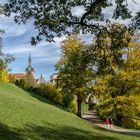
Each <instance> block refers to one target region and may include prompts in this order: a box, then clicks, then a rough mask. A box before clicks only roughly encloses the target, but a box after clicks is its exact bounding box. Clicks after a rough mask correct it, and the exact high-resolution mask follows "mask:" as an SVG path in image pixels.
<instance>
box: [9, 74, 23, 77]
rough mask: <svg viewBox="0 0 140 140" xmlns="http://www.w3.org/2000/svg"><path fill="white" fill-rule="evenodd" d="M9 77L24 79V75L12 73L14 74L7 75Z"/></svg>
mask: <svg viewBox="0 0 140 140" xmlns="http://www.w3.org/2000/svg"><path fill="white" fill-rule="evenodd" d="M9 77H12V78H25V74H24V73H14V74H9Z"/></svg>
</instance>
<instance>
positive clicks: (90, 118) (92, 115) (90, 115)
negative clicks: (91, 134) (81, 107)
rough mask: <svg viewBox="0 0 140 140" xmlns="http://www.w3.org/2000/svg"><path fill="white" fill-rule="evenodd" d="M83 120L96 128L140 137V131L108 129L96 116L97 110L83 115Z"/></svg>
mask: <svg viewBox="0 0 140 140" xmlns="http://www.w3.org/2000/svg"><path fill="white" fill-rule="evenodd" d="M82 118H83V119H85V120H87V121H89V122H91V123H93V124H94V125H96V126H99V127H101V128H103V129H106V130H109V131H113V132H118V133H123V134H128V135H134V136H139V137H140V131H133V130H128V129H121V128H117V127H116V126H113V129H107V128H106V125H105V123H104V122H103V121H102V120H100V119H99V118H98V116H97V115H96V110H91V111H89V112H87V113H84V114H83V115H82Z"/></svg>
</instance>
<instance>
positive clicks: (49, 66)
mask: <svg viewBox="0 0 140 140" xmlns="http://www.w3.org/2000/svg"><path fill="white" fill-rule="evenodd" d="M129 1H131V0H129ZM136 1H137V2H138V4H137V5H134V4H132V3H131V4H130V5H131V8H132V10H139V6H140V0H136ZM4 2H6V0H0V3H4ZM112 9H113V8H110V9H106V10H105V13H106V15H107V16H108V17H109V16H111V13H112V12H111V11H112ZM72 11H73V13H74V14H77V15H80V14H81V13H82V12H83V8H82V7H80V6H79V7H76V8H73V9H72ZM119 22H121V20H120V21H119ZM123 22H124V21H123ZM125 22H129V21H125ZM0 29H4V30H5V33H4V34H3V35H2V37H3V51H4V52H5V53H10V54H12V55H13V56H14V57H15V58H16V59H15V61H14V62H12V63H11V64H10V68H11V69H12V71H11V73H23V72H25V68H26V67H27V65H28V56H29V54H30V53H31V55H32V66H33V67H34V69H35V76H36V78H38V77H39V76H40V74H43V76H44V78H45V79H47V80H48V81H49V79H50V76H51V75H52V74H53V73H55V68H54V65H55V64H56V62H57V61H58V60H59V58H60V56H61V51H60V42H61V41H62V40H63V39H65V37H64V36H62V37H61V38H57V37H56V38H55V43H48V42H45V41H42V42H41V43H40V44H39V45H37V46H31V44H30V40H31V37H32V36H33V35H34V34H35V33H36V31H35V29H34V27H33V25H32V22H31V21H30V22H28V23H27V24H26V25H24V24H21V25H17V24H15V23H14V21H13V17H12V16H11V17H4V16H1V17H0ZM81 37H82V38H83V39H84V40H85V41H86V42H90V41H91V40H92V38H93V36H91V35H89V34H88V35H81Z"/></svg>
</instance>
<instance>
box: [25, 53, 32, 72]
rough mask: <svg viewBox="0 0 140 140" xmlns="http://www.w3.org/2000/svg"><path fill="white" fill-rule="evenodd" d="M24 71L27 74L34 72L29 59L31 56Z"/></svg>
mask: <svg viewBox="0 0 140 140" xmlns="http://www.w3.org/2000/svg"><path fill="white" fill-rule="evenodd" d="M25 71H26V72H27V73H33V72H34V68H33V67H32V58H31V54H29V59H28V67H27V68H26V69H25Z"/></svg>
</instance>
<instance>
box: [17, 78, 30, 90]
mask: <svg viewBox="0 0 140 140" xmlns="http://www.w3.org/2000/svg"><path fill="white" fill-rule="evenodd" d="M15 85H16V86H18V87H20V88H22V89H23V90H28V89H29V84H28V81H27V80H26V79H17V80H15Z"/></svg>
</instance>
